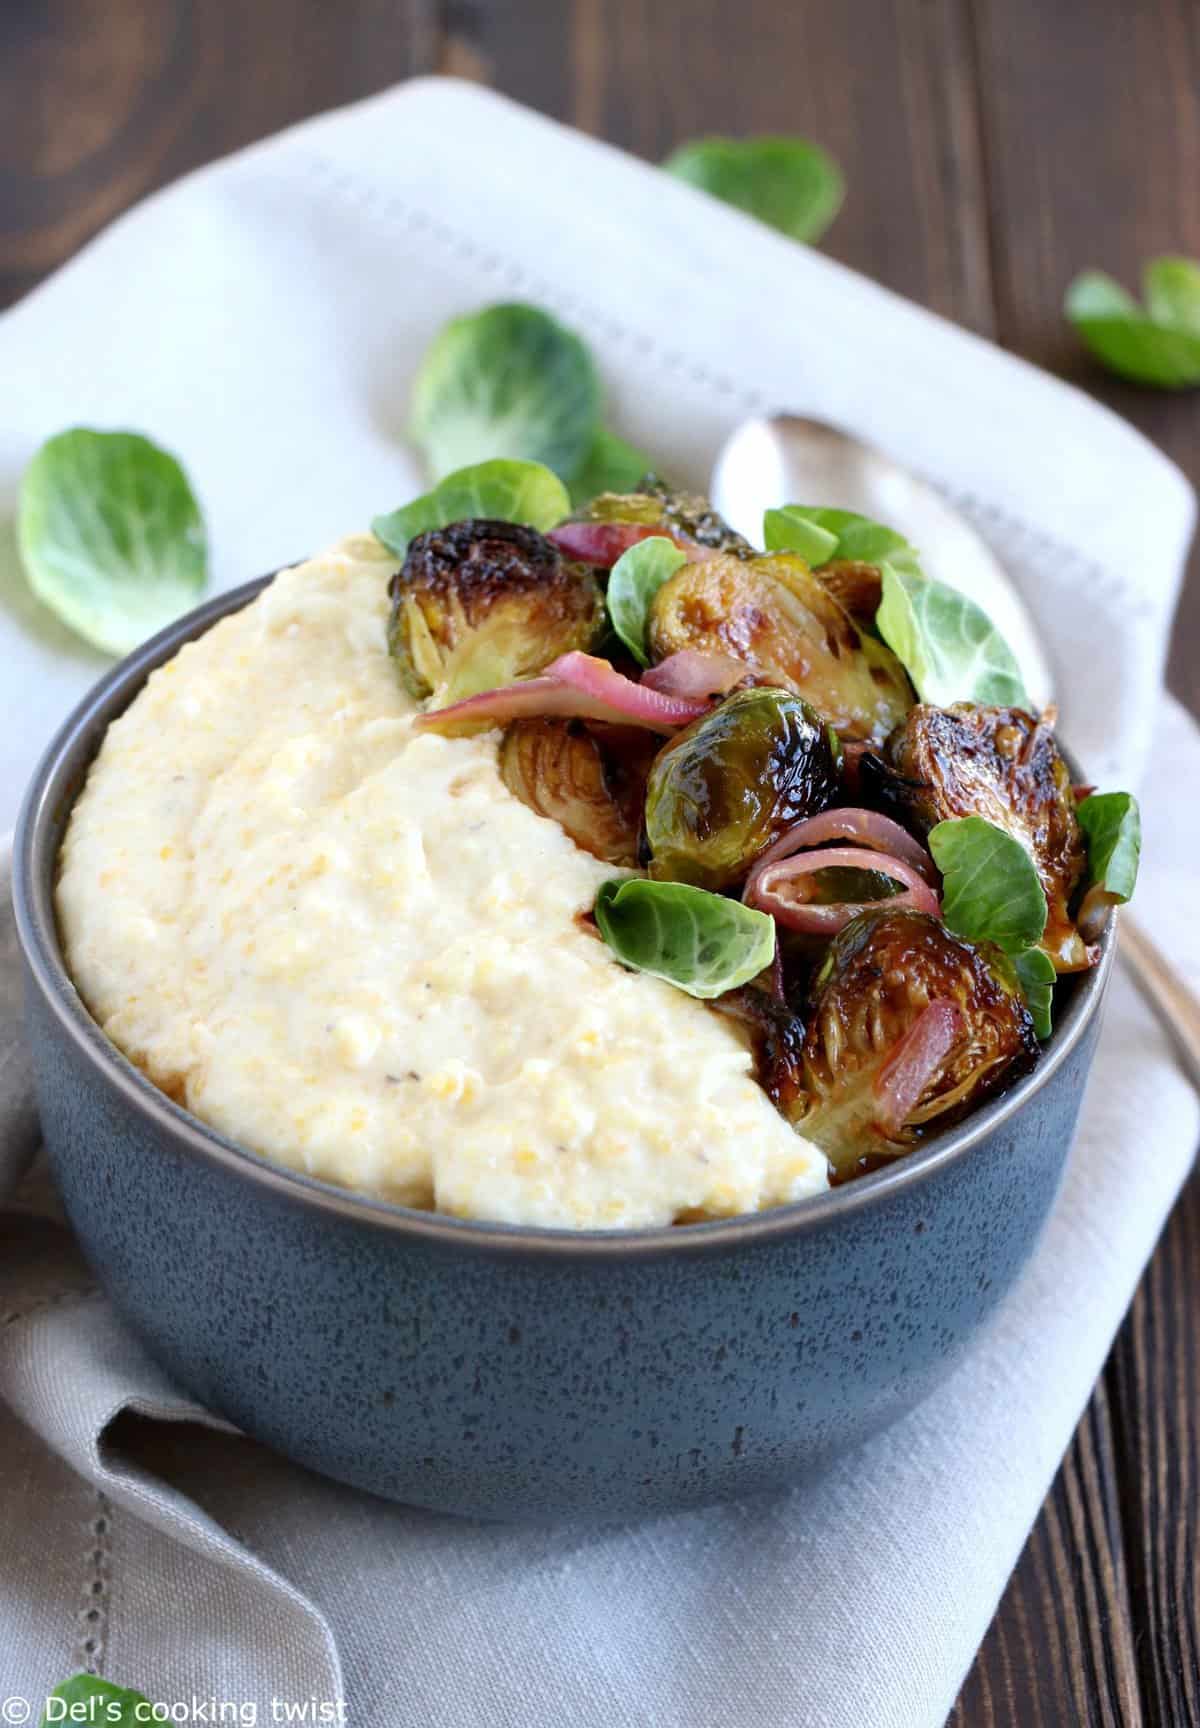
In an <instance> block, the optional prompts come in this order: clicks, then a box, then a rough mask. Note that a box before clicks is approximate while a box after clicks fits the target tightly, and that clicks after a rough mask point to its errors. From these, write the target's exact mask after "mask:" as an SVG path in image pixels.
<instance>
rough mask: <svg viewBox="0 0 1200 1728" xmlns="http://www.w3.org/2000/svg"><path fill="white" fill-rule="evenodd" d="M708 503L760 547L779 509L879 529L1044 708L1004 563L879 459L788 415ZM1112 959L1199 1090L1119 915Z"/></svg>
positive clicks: (759, 433) (1197, 1041) (1187, 1031)
mask: <svg viewBox="0 0 1200 1728" xmlns="http://www.w3.org/2000/svg"><path fill="white" fill-rule="evenodd" d="M710 495H711V497H712V501H713V504H714V505H715V506H716V508H717V510H719V511H720V513H721V515H722V516H724V517H725V519H726V521H727V522H729V523H731V524H732V526H733V527H734V528H736V529H737V530H738V532H739V533H741V534H744V535H745V536H746V538H747V539H748V540H751V541H756V542H759V543H761V541H760V535H761V532H762V519H763V512H764V511H766V510H769V509H771V508H772V507H773V506H775V505H778V504H785V503H790V504H807V503H822V504H832V505H836V506H839V507H840V508H842V509H847V510H857V511H859V512H861V514H862V515H864V516H870V517H872V518H873V519H874V520H875V521H877V522H886V523H887V525H888V526H889V527H890V528H895V529H897V530H898V531H899V532H900V533H902V534H904V535H905V536H906V538H907V539H909V540H911V541H912V542H913V544H914V545H915V546H916V547H918V548H919V550H920V553H921V562H922V565H923V567H924V569H925V570H926V571H927V572H928V573H929V574H930V575H931V576H936V577H937V579H938V580H939V581H940V582H946V583H949V584H950V586H951V587H954V588H960V589H962V590H963V592H964V593H967V594H969V595H970V596H971V598H972V599H973V600H975V601H977V602H978V604H979V605H980V606H981V607H982V608H983V610H984V611H985V612H986V613H987V614H988V616H989V618H991V619H992V621H993V623H994V624H995V625H996V627H997V629H998V630H999V631H1000V632H1001V634H1002V635H1003V636H1004V638H1005V639H1006V641H1007V642H1008V644H1009V646H1010V647H1011V648H1012V651H1013V653H1014V654H1015V655H1016V657H1017V662H1018V664H1019V665H1020V668H1021V672H1022V676H1023V677H1024V680H1025V688H1026V689H1027V690H1028V692H1029V696H1030V700H1031V701H1032V702H1034V703H1035V704H1036V705H1037V706H1038V707H1044V706H1045V705H1046V704H1047V703H1048V702H1050V701H1052V700H1053V693H1054V679H1053V676H1052V674H1051V669H1050V663H1049V661H1048V659H1047V657H1046V654H1045V652H1044V651H1043V648H1042V645H1041V641H1040V638H1039V636H1038V633H1037V629H1036V627H1035V625H1034V623H1033V619H1032V618H1031V617H1030V614H1029V611H1028V608H1027V607H1026V605H1025V603H1024V601H1023V600H1022V599H1021V596H1020V595H1019V593H1018V592H1017V590H1016V588H1015V587H1014V585H1013V583H1012V580H1011V578H1010V577H1009V576H1008V573H1007V572H1006V571H1005V569H1004V567H1003V565H1002V564H1000V562H999V561H998V560H997V558H996V557H995V555H994V554H993V553H992V551H991V550H990V548H989V547H988V546H987V545H986V544H985V542H984V541H983V540H982V539H981V538H980V536H979V535H978V534H977V533H976V531H975V529H974V528H972V526H971V525H970V523H969V522H967V520H966V519H965V518H964V517H963V516H961V515H960V514H959V512H958V511H957V510H955V509H954V508H953V506H952V505H950V504H947V503H946V501H945V499H943V498H942V497H941V496H940V494H938V493H937V492H935V491H934V490H933V488H932V487H931V486H929V485H927V484H926V483H925V481H923V480H921V479H919V478H918V477H917V476H916V475H915V474H911V473H909V471H908V470H907V469H906V468H904V467H902V466H901V464H900V463H898V462H894V461H893V460H892V459H891V457H890V456H886V455H884V453H883V452H882V451H880V450H876V449H874V448H873V447H872V446H871V445H869V444H864V443H863V442H862V441H861V440H860V439H858V438H853V437H851V436H849V435H848V434H847V433H845V432H841V431H839V430H838V429H837V428H836V427H834V426H829V425H827V424H825V423H824V422H823V421H820V420H811V419H805V418H802V417H801V416H799V415H795V414H779V415H773V416H771V417H768V418H761V419H755V420H746V421H743V423H742V424H741V425H740V426H739V427H737V429H736V430H735V431H734V432H733V433H732V434H731V435H730V437H729V438H728V439H727V440H726V442H725V444H724V445H723V447H722V449H721V451H720V454H719V455H718V457H717V460H716V464H715V466H714V468H713V473H712V483H711V486H710ZM1119 953H1120V956H1121V958H1122V959H1123V960H1124V962H1125V965H1126V967H1127V969H1128V971H1129V973H1130V975H1131V976H1132V978H1133V980H1134V983H1135V984H1136V985H1137V987H1138V990H1139V991H1140V992H1141V994H1142V996H1143V997H1144V998H1145V1000H1146V1001H1147V1002H1148V1003H1149V1005H1150V1007H1151V1008H1152V1009H1153V1010H1154V1012H1155V1014H1156V1015H1157V1017H1158V1019H1159V1020H1160V1022H1161V1023H1162V1025H1163V1026H1164V1028H1165V1029H1166V1031H1167V1033H1168V1035H1169V1036H1170V1037H1171V1039H1172V1041H1173V1042H1174V1044H1175V1045H1176V1047H1177V1049H1178V1051H1179V1054H1180V1058H1181V1060H1182V1062H1183V1065H1184V1068H1185V1070H1186V1071H1187V1074H1188V1077H1189V1078H1190V1079H1191V1081H1192V1082H1193V1084H1194V1085H1195V1086H1196V1087H1197V1088H1198V1089H1200V998H1198V997H1197V996H1196V994H1195V992H1194V991H1193V990H1192V989H1191V988H1190V986H1189V985H1188V984H1186V983H1185V981H1184V980H1183V978H1182V977H1181V976H1180V974H1179V972H1178V971H1177V970H1176V969H1175V967H1174V966H1173V965H1172V964H1171V962H1170V961H1169V960H1168V959H1167V958H1166V956H1165V955H1164V954H1163V953H1162V952H1161V950H1159V949H1158V948H1157V947H1156V946H1155V945H1154V943H1153V942H1152V941H1151V940H1150V938H1149V936H1147V934H1146V932H1145V931H1144V930H1143V929H1142V928H1141V926H1140V925H1139V924H1137V923H1136V922H1135V920H1134V919H1132V918H1131V917H1130V915H1129V913H1128V911H1124V912H1122V914H1121V918H1120V948H1119Z"/></svg>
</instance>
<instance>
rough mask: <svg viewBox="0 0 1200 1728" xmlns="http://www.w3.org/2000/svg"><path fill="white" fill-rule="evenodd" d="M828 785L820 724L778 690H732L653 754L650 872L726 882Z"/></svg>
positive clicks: (832, 763) (816, 805) (825, 798)
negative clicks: (658, 751)
mask: <svg viewBox="0 0 1200 1728" xmlns="http://www.w3.org/2000/svg"><path fill="white" fill-rule="evenodd" d="M837 789H838V765H837V758H836V754H835V746H834V741H833V739H832V738H831V737H830V733H829V728H828V727H827V726H826V725H825V723H824V722H823V720H822V719H821V717H820V715H818V714H816V713H815V712H814V711H813V709H812V708H810V707H809V705H808V703H807V702H805V701H803V700H802V699H801V698H800V697H799V696H795V695H793V694H792V693H791V692H790V691H787V690H773V689H767V688H757V689H749V690H737V691H735V692H734V693H733V695H732V696H728V697H726V699H725V701H724V702H722V703H721V704H720V706H719V707H717V708H714V709H713V710H712V712H711V713H709V714H703V715H701V717H700V719H699V720H693V721H692V723H691V725H690V726H688V727H686V728H685V729H684V731H682V732H681V733H680V734H679V736H678V737H677V738H673V739H672V740H671V742H670V743H669V744H668V745H667V746H666V748H665V749H664V750H662V751H660V753H659V755H658V756H657V757H656V758H655V760H654V764H653V766H652V768H651V770H650V778H649V781H648V782H647V786H646V818H645V821H646V842H647V845H648V846H649V849H650V854H651V863H650V874H651V875H652V876H656V877H658V878H660V879H663V880H667V881H672V882H690V883H692V884H693V885H694V886H695V887H698V888H709V889H713V890H719V889H722V888H728V887H730V886H731V885H732V884H734V883H735V882H738V881H740V879H741V878H742V877H743V876H744V875H745V874H746V872H747V871H748V870H749V868H750V866H751V865H752V864H753V862H754V860H755V859H756V858H757V857H758V855H759V854H760V853H761V852H764V851H765V850H766V848H767V847H768V846H770V845H771V844H772V842H773V841H775V840H777V839H778V838H779V836H780V835H781V834H782V833H783V832H784V830H785V829H787V828H790V827H791V826H792V824H793V823H795V822H799V821H800V820H801V819H802V818H804V817H805V816H813V815H815V814H816V812H817V811H818V810H823V809H824V808H825V806H826V805H827V804H828V803H830V802H831V801H832V799H833V797H834V796H835V794H836V792H837Z"/></svg>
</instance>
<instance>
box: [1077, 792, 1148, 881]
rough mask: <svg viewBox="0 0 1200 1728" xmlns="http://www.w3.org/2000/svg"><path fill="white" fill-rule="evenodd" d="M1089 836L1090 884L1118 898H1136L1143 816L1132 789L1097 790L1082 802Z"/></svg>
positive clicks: (1083, 822)
mask: <svg viewBox="0 0 1200 1728" xmlns="http://www.w3.org/2000/svg"><path fill="white" fill-rule="evenodd" d="M1079 826H1080V827H1081V828H1082V829H1083V832H1084V834H1085V835H1086V836H1087V848H1088V886H1089V887H1100V888H1102V889H1103V890H1104V892H1105V893H1107V894H1110V895H1112V897H1113V899H1114V900H1119V901H1125V900H1131V899H1132V898H1133V890H1134V884H1135V883H1136V882H1137V873H1138V861H1139V859H1140V857H1141V852H1142V817H1141V812H1140V811H1139V809H1138V803H1137V799H1136V798H1135V797H1134V796H1133V794H1132V793H1131V792H1093V793H1092V795H1091V797H1090V798H1085V799H1084V801H1083V803H1082V804H1081V805H1080V806H1079Z"/></svg>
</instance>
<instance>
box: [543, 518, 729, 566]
mask: <svg viewBox="0 0 1200 1728" xmlns="http://www.w3.org/2000/svg"><path fill="white" fill-rule="evenodd" d="M546 538H547V540H552V541H553V542H554V544H555V545H556V546H557V547H558V549H559V551H560V552H565V553H566V555H567V557H568V558H578V559H579V560H580V561H581V563H584V564H593V565H595V567H596V569H598V570H611V569H612V567H613V565H614V564H615V563H616V561H617V559H618V558H619V557H620V556H621V555H622V553H624V552H628V550H629V548H630V547H631V546H636V545H637V544H638V542H639V541H640V540H673V541H674V542H675V544H676V546H678V548H679V550H680V551H681V552H683V553H685V554H686V556H687V560H688V562H689V563H690V564H702V563H704V562H705V560H706V559H709V558H715V557H716V553H715V551H713V549H712V547H710V546H700V545H698V544H697V543H696V541H695V540H689V539H688V538H687V536H686V535H685V534H676V533H675V532H674V531H673V530H672V529H670V528H662V527H657V528H652V527H650V526H649V525H648V524H646V523H641V522H560V523H559V525H558V527H557V528H552V529H551V530H550V532H549V534H547V536H546Z"/></svg>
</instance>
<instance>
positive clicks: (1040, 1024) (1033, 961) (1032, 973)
mask: <svg viewBox="0 0 1200 1728" xmlns="http://www.w3.org/2000/svg"><path fill="white" fill-rule="evenodd" d="M1013 970H1014V971H1015V972H1016V974H1017V977H1018V979H1019V980H1020V984H1021V988H1022V990H1023V991H1024V992H1025V1002H1026V1005H1027V1006H1028V1008H1029V1012H1030V1014H1031V1015H1032V1016H1033V1029H1034V1031H1035V1032H1036V1033H1037V1035H1038V1037H1039V1038H1049V1036H1050V1033H1051V1031H1052V1030H1053V1021H1052V1015H1051V1009H1052V1006H1053V1003H1054V980H1055V979H1056V978H1057V976H1058V974H1057V972H1055V970H1054V962H1053V960H1051V958H1050V956H1049V954H1047V953H1046V951H1045V949H1044V948H1026V949H1023V950H1022V952H1021V953H1020V954H1014V955H1013Z"/></svg>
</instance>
